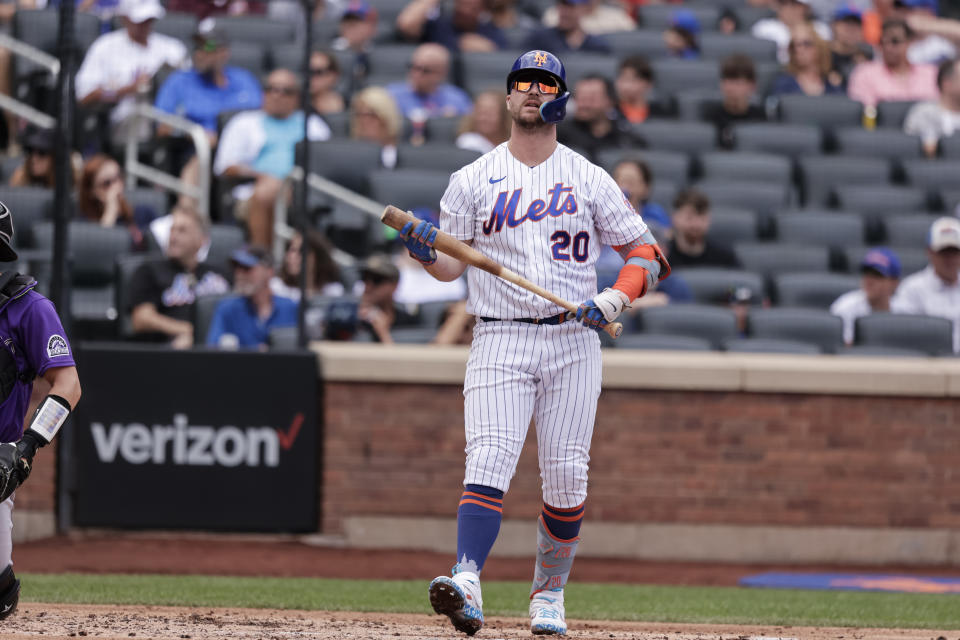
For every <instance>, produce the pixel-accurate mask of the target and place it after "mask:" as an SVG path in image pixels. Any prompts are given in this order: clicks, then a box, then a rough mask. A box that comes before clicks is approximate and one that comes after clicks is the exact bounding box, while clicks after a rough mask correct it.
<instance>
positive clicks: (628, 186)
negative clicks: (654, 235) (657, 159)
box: [610, 158, 670, 229]
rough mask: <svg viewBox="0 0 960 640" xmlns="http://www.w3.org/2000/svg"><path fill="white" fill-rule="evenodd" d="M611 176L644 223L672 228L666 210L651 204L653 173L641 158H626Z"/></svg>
mask: <svg viewBox="0 0 960 640" xmlns="http://www.w3.org/2000/svg"><path fill="white" fill-rule="evenodd" d="M610 175H611V176H613V179H614V180H615V181H616V183H617V186H619V187H620V188H621V189H622V190H623V197H625V198H626V199H627V202H629V203H630V206H631V207H633V209H634V211H636V212H637V213H639V214H640V215H641V216H642V217H643V221H644V222H646V223H648V224H649V223H651V222H656V223H657V224H658V225H660V226H661V227H663V228H664V229H668V228H670V216H669V215H668V214H667V212H666V210H665V209H664V208H663V207H661V206H660V205H659V204H657V203H656V202H650V190H651V189H652V188H653V173H652V172H651V171H650V166H649V165H648V164H647V163H646V162H644V161H643V160H641V159H640V158H625V159H623V160H621V161H620V162H618V163H617V165H616V166H615V167H614V168H613V171H611V172H610Z"/></svg>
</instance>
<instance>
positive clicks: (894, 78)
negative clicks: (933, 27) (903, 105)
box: [847, 19, 937, 108]
mask: <svg viewBox="0 0 960 640" xmlns="http://www.w3.org/2000/svg"><path fill="white" fill-rule="evenodd" d="M912 37H913V30H912V29H910V27H908V26H907V23H906V22H904V21H903V20H898V19H892V20H887V21H886V22H884V23H883V35H882V36H881V38H880V58H881V59H880V60H873V61H871V62H863V63H860V64H858V65H857V66H856V68H854V70H853V72H852V73H851V74H850V81H849V82H848V84H847V95H849V96H850V97H851V98H853V99H854V100H859V101H860V102H862V103H863V104H864V105H865V106H867V107H871V108H875V107H876V106H877V103H878V102H882V101H889V100H935V99H936V98H937V68H936V67H935V66H933V65H931V64H912V63H911V62H910V61H909V60H908V59H907V47H908V46H909V44H910V40H911V38H912Z"/></svg>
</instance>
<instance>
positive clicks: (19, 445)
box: [0, 431, 43, 502]
mask: <svg viewBox="0 0 960 640" xmlns="http://www.w3.org/2000/svg"><path fill="white" fill-rule="evenodd" d="M42 444H43V443H41V442H40V440H39V439H38V438H37V437H36V436H35V435H33V434H32V433H30V432H29V431H27V432H26V433H24V434H23V437H22V438H20V440H19V441H17V442H15V443H14V442H5V443H3V444H0V502H2V501H4V500H6V499H7V498H9V497H10V494H12V493H13V492H14V491H16V490H17V487H19V486H20V485H21V484H23V483H24V482H25V481H26V479H27V478H28V477H29V476H30V469H31V468H32V467H33V456H34V455H35V454H36V453H37V449H38V448H40V447H41V446H42Z"/></svg>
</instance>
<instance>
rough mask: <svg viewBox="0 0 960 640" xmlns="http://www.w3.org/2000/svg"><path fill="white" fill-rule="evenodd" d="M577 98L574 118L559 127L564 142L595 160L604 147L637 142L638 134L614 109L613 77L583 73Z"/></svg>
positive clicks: (560, 138) (575, 90) (560, 139)
mask: <svg viewBox="0 0 960 640" xmlns="http://www.w3.org/2000/svg"><path fill="white" fill-rule="evenodd" d="M573 101H574V104H575V105H576V111H575V112H574V114H573V118H567V120H565V121H564V122H563V123H562V124H561V125H560V127H559V129H558V131H557V136H558V139H559V141H560V142H561V143H563V144H565V145H567V146H568V147H574V148H576V149H579V150H580V151H582V152H583V153H584V154H585V155H586V156H587V157H588V158H590V160H591V161H593V162H596V157H597V153H598V152H599V151H602V150H604V149H610V148H614V147H634V146H637V144H638V142H639V141H638V140H637V137H636V136H635V135H634V134H633V133H631V132H630V130H629V128H628V127H627V124H626V123H625V122H624V121H623V120H622V119H621V118H620V117H619V115H618V114H617V112H616V109H614V93H613V83H612V82H610V80H608V79H607V78H605V77H604V76H602V75H599V74H596V73H589V74H587V75H585V76H583V77H581V78H580V80H578V81H577V84H576V87H575V88H574V90H573Z"/></svg>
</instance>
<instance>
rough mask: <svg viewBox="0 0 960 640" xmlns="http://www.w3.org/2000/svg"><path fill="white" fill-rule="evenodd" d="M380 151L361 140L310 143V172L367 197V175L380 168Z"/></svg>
mask: <svg viewBox="0 0 960 640" xmlns="http://www.w3.org/2000/svg"><path fill="white" fill-rule="evenodd" d="M299 144H303V143H302V142H301V143H299ZM380 152H381V147H380V145H379V144H377V143H375V142H367V141H363V140H347V139H335V140H334V139H332V140H324V141H322V142H311V143H310V171H312V172H313V173H316V174H319V175H321V176H323V177H325V178H328V179H330V180H333V181H334V182H336V183H338V184H340V185H342V186H344V187H346V188H347V189H350V190H352V191H356V192H358V193H361V194H363V195H368V194H369V193H370V183H369V180H368V176H369V174H370V173H371V172H372V171H375V170H377V169H379V168H381V160H380Z"/></svg>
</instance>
